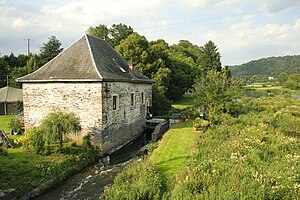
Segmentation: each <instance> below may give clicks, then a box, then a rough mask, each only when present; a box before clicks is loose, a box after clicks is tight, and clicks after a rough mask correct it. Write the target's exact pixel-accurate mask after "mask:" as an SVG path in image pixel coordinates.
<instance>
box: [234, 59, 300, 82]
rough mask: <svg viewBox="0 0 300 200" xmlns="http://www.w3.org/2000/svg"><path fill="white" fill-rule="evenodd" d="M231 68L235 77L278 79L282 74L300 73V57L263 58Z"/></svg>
mask: <svg viewBox="0 0 300 200" xmlns="http://www.w3.org/2000/svg"><path fill="white" fill-rule="evenodd" d="M229 68H230V71H231V73H232V75H233V76H234V77H240V78H246V79H249V78H250V77H251V76H254V75H259V76H261V77H263V78H265V79H267V78H268V77H269V76H273V77H275V79H276V77H277V76H278V75H279V74H280V73H287V74H293V73H299V71H300V55H294V56H279V57H269V58H261V59H258V60H252V61H250V62H247V63H245V64H242V65H235V66H230V67H229Z"/></svg>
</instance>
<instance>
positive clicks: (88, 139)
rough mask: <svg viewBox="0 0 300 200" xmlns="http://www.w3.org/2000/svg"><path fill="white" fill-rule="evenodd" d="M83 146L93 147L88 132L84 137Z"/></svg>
mask: <svg viewBox="0 0 300 200" xmlns="http://www.w3.org/2000/svg"><path fill="white" fill-rule="evenodd" d="M82 146H84V147H85V148H91V147H92V142H91V135H90V134H86V135H84V136H83V137H82Z"/></svg>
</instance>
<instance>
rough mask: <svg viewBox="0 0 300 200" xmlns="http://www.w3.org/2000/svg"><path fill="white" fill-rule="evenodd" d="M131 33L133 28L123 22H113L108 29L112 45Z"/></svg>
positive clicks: (117, 43) (114, 45) (115, 44)
mask: <svg viewBox="0 0 300 200" xmlns="http://www.w3.org/2000/svg"><path fill="white" fill-rule="evenodd" d="M132 33H133V29H132V28H131V27H130V26H127V25H125V24H122V23H120V24H113V25H112V28H111V29H109V36H110V38H111V44H112V46H113V47H116V46H118V45H119V44H120V43H121V41H122V40H124V39H126V38H127V37H128V36H129V35H131V34H132Z"/></svg>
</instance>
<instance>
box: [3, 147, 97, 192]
mask: <svg viewBox="0 0 300 200" xmlns="http://www.w3.org/2000/svg"><path fill="white" fill-rule="evenodd" d="M65 151H66V152H64V153H54V154H51V155H49V156H41V155H38V154H36V153H34V152H27V151H24V150H23V149H21V148H15V149H7V153H8V154H7V155H6V156H4V155H1V156H0V166H1V168H0V179H1V181H0V189H1V190H5V189H8V188H15V189H16V190H17V193H18V197H21V196H23V195H25V194H27V193H28V192H30V191H31V190H33V189H34V188H36V187H38V186H40V185H41V184H43V183H45V182H47V181H49V180H51V179H52V180H54V181H53V183H54V184H57V183H59V182H61V181H62V180H64V179H65V178H67V177H68V176H70V175H71V174H73V173H75V172H78V171H79V170H81V169H83V167H85V166H87V165H89V164H90V163H93V162H95V160H96V159H97V158H98V156H99V154H98V152H97V151H95V150H89V151H86V150H85V149H84V148H83V147H71V146H68V147H65Z"/></svg>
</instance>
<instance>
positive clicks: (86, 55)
mask: <svg viewBox="0 0 300 200" xmlns="http://www.w3.org/2000/svg"><path fill="white" fill-rule="evenodd" d="M130 71H131V70H130V69H129V67H128V63H127V62H126V60H125V59H124V58H123V57H122V56H121V55H120V54H119V53H118V52H116V51H115V50H114V49H113V47H111V46H110V45H109V44H108V43H107V42H106V41H104V40H102V39H100V38H96V37H93V36H90V35H84V36H83V37H81V38H80V39H79V40H77V41H76V42H75V43H74V44H72V45H71V46H70V47H69V48H67V49H65V50H64V51H63V52H61V53H60V54H59V55H57V56H56V57H55V58H53V59H52V60H51V61H49V62H48V63H46V64H45V65H44V66H43V67H41V68H39V69H38V70H36V71H34V72H33V73H31V74H28V75H26V76H23V77H20V78H18V79H17V81H18V82H21V83H25V82H105V81H117V82H119V81H122V82H140V83H153V81H152V80H151V79H149V78H147V77H145V76H144V75H143V74H142V73H140V72H137V71H135V70H134V71H133V72H132V71H131V72H130Z"/></svg>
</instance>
